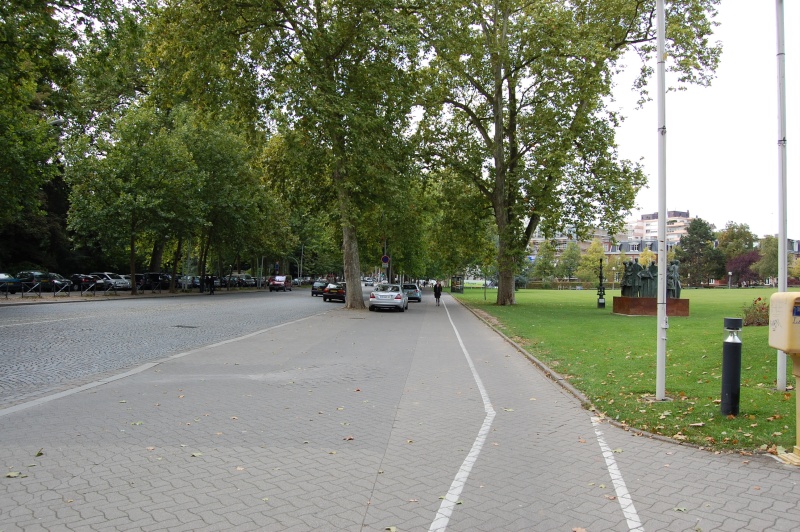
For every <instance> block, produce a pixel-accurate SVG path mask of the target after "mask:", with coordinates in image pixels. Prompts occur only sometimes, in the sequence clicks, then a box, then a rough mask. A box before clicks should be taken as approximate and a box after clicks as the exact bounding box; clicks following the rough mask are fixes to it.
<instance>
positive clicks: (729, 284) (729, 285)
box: [728, 272, 733, 289]
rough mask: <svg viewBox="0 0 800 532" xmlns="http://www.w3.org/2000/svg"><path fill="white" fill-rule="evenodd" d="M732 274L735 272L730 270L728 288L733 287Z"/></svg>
mask: <svg viewBox="0 0 800 532" xmlns="http://www.w3.org/2000/svg"><path fill="white" fill-rule="evenodd" d="M732 275H733V272H728V288H729V289H730V287H731V276H732Z"/></svg>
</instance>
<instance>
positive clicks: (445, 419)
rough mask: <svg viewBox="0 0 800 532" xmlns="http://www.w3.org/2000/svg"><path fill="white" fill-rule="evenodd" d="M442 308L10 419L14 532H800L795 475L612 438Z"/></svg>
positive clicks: (306, 335)
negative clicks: (578, 531)
mask: <svg viewBox="0 0 800 532" xmlns="http://www.w3.org/2000/svg"><path fill="white" fill-rule="evenodd" d="M426 295H427V294H426ZM442 301H443V303H444V304H443V305H442V306H441V307H436V306H435V304H434V303H433V300H432V298H429V297H428V298H425V299H424V301H423V302H422V303H420V304H415V303H412V304H411V305H410V309H409V311H408V312H405V313H393V312H367V311H346V310H343V309H340V308H339V307H338V305H337V306H335V307H331V310H328V311H326V312H324V313H321V314H319V315H315V316H311V317H309V318H304V319H301V320H297V321H294V322H289V323H286V324H283V325H280V326H277V327H272V328H270V329H266V330H264V331H260V332H257V333H253V334H249V335H246V336H244V337H241V338H237V339H235V340H228V341H225V342H220V343H217V344H214V345H210V346H206V347H203V348H199V349H194V350H192V351H189V352H185V353H180V354H178V355H175V356H171V357H168V358H166V359H163V360H161V361H159V362H155V363H151V364H146V365H143V366H140V367H137V368H134V369H133V370H131V371H129V372H126V373H123V374H120V375H116V376H114V377H111V378H109V379H105V380H103V381H98V382H95V383H92V384H89V385H86V386H83V387H81V388H79V389H75V390H71V391H69V392H66V393H62V394H59V395H57V396H51V397H48V398H45V399H41V400H37V401H33V402H30V403H24V404H21V405H16V406H14V407H11V408H7V409H5V410H0V458H1V459H2V463H3V465H4V468H5V469H6V471H5V472H4V473H6V474H5V475H4V477H3V480H2V484H1V486H2V487H0V530H2V531H3V532H9V531H12V530H14V531H16V530H25V531H31V530H146V531H158V530H170V531H179V530H222V529H225V530H237V531H238V530H298V531H302V530H370V531H371V530H396V531H404V530H457V531H461V530H464V531H466V530H470V531H472V530H487V531H488V530H493V531H494V530H566V531H571V530H588V531H599V530H620V531H622V530H675V531H678V530H681V531H682V530H704V531H709V530H794V529H797V528H798V527H800V509H799V508H798V504H797V501H798V500H800V488H798V485H797V484H798V481H800V472H798V470H797V468H794V467H792V466H788V465H785V464H782V463H779V462H777V461H775V460H773V459H772V458H770V457H766V456H752V457H743V456H740V455H734V454H719V455H718V454H713V453H710V452H707V451H702V450H698V449H694V448H691V447H687V446H681V445H677V444H674V443H670V442H665V441H661V440H656V439H650V438H646V437H641V436H636V435H634V434H633V433H631V432H627V431H624V430H622V429H619V428H617V427H614V426H611V425H610V424H608V423H607V422H605V421H604V420H602V419H598V418H596V417H593V414H592V413H591V412H588V411H586V410H585V409H583V408H582V407H581V405H580V402H579V401H578V400H577V399H576V398H575V397H574V396H572V395H570V394H569V393H567V391H565V390H564V388H562V387H561V386H559V385H558V384H557V383H555V382H554V381H552V380H550V379H549V378H547V377H546V376H545V375H544V374H543V373H542V372H541V371H540V370H539V369H537V367H536V366H534V365H533V364H532V363H531V362H530V361H529V360H528V359H527V358H526V357H525V356H523V355H522V354H521V353H520V352H518V351H517V349H516V348H515V347H514V346H513V345H511V344H510V343H508V342H507V341H505V340H504V339H503V338H502V337H501V336H499V335H498V334H497V333H495V332H494V331H493V330H491V329H490V328H489V327H487V326H486V325H485V324H484V323H483V322H481V321H480V320H478V319H477V318H476V317H475V316H474V315H473V314H472V313H470V312H469V311H468V310H467V309H465V308H464V307H462V306H460V305H459V304H457V303H456V302H455V301H454V300H453V299H452V298H451V297H450V296H449V295H447V294H445V295H444V296H443V298H442ZM8 473H18V475H11V476H8Z"/></svg>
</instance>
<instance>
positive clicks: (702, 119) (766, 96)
mask: <svg viewBox="0 0 800 532" xmlns="http://www.w3.org/2000/svg"><path fill="white" fill-rule="evenodd" d="M798 3H799V2H797V1H792V0H788V1H786V2H785V7H784V17H785V28H787V30H786V31H785V40H786V95H787V141H788V143H787V145H788V164H787V169H788V170H787V176H788V177H787V182H788V194H787V212H788V225H787V237H788V238H792V239H800V184H799V183H798V181H797V176H798V171H800V168H799V167H798V165H800V157H797V156H796V154H797V146H798V139H797V138H796V137H794V136H793V132H796V131H800V113H798V111H797V110H798V109H799V108H800V103H798V101H797V98H799V97H800V76H799V75H798V72H797V70H798V69H797V66H798V65H800V42H799V41H800V39H799V38H798V33H800V32H797V31H796V30H795V31H792V30H790V28H795V29H796V28H798V27H800V6H798ZM717 21H718V22H720V26H719V27H717V28H716V31H715V36H714V38H713V39H712V40H718V41H721V42H722V45H723V52H722V61H721V64H720V67H719V69H718V71H717V78H716V79H715V80H714V81H713V82H712V85H711V87H707V88H704V87H690V88H689V90H687V91H684V92H671V93H667V97H666V113H667V117H666V126H667V178H666V184H667V210H678V211H686V210H688V211H689V212H690V215H691V216H697V217H700V218H702V219H704V220H706V221H707V222H710V223H712V224H714V225H715V226H716V228H717V229H722V228H724V227H725V224H726V223H727V222H728V221H733V222H736V223H745V224H747V225H749V226H750V230H751V231H752V232H754V233H755V234H756V235H758V236H759V237H761V236H764V235H766V234H775V235H777V233H778V182H779V179H778V178H779V176H778V89H777V86H778V82H777V68H778V67H777V65H778V62H777V36H776V35H777V18H776V6H775V2H774V1H769V0H759V1H753V0H724V1H723V2H721V6H720V8H719V16H718V17H717ZM629 64H630V66H632V67H633V68H632V69H631V70H635V67H636V63H635V62H634V61H631V62H630V63H629ZM653 66H654V68H655V65H653ZM668 82H669V78H668ZM630 87H631V79H625V78H620V79H619V80H618V86H617V89H616V93H615V94H616V99H617V101H616V103H615V104H614V105H616V106H617V107H618V108H620V109H621V110H622V111H623V113H624V114H625V115H626V116H627V117H628V118H627V120H626V121H625V123H624V124H623V125H622V127H621V128H620V129H619V130H618V131H617V143H618V145H619V151H620V155H621V157H623V158H626V159H630V160H634V161H635V160H639V159H640V158H643V159H644V160H643V164H644V166H645V171H646V173H647V176H648V181H649V184H648V188H646V189H643V190H642V191H641V192H639V194H638V196H637V201H636V204H637V207H638V208H637V210H635V211H634V212H633V216H632V219H638V218H639V215H640V214H642V213H654V212H658V138H657V128H658V109H657V105H656V102H655V101H653V102H650V103H648V104H647V105H645V106H644V107H643V108H642V109H638V110H637V109H636V108H635V107H636V99H637V98H636V95H635V94H634V93H633V92H632V91H631V90H630ZM650 92H651V95H652V96H653V97H654V98H655V96H656V89H655V76H654V77H653V80H652V83H651V89H650Z"/></svg>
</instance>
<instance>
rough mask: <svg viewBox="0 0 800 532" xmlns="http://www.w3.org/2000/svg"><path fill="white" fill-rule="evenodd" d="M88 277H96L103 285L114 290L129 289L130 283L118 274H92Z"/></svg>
mask: <svg viewBox="0 0 800 532" xmlns="http://www.w3.org/2000/svg"><path fill="white" fill-rule="evenodd" d="M89 275H96V276H97V277H99V278H100V279H102V280H103V283H104V284H105V285H106V286H108V285H111V286H113V287H114V289H115V290H130V289H131V282H130V281H129V280H128V279H125V278H123V277H122V276H121V275H120V274H118V273H112V272H92V273H90V274H89Z"/></svg>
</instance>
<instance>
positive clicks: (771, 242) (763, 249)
mask: <svg viewBox="0 0 800 532" xmlns="http://www.w3.org/2000/svg"><path fill="white" fill-rule="evenodd" d="M758 251H759V254H760V255H761V258H760V259H759V261H758V262H756V263H755V264H753V270H755V271H756V272H757V273H758V275H759V277H761V279H768V278H770V277H777V276H778V239H777V238H775V237H774V236H767V237H764V239H762V240H761V242H760V244H759V247H758ZM787 258H788V257H787Z"/></svg>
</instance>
